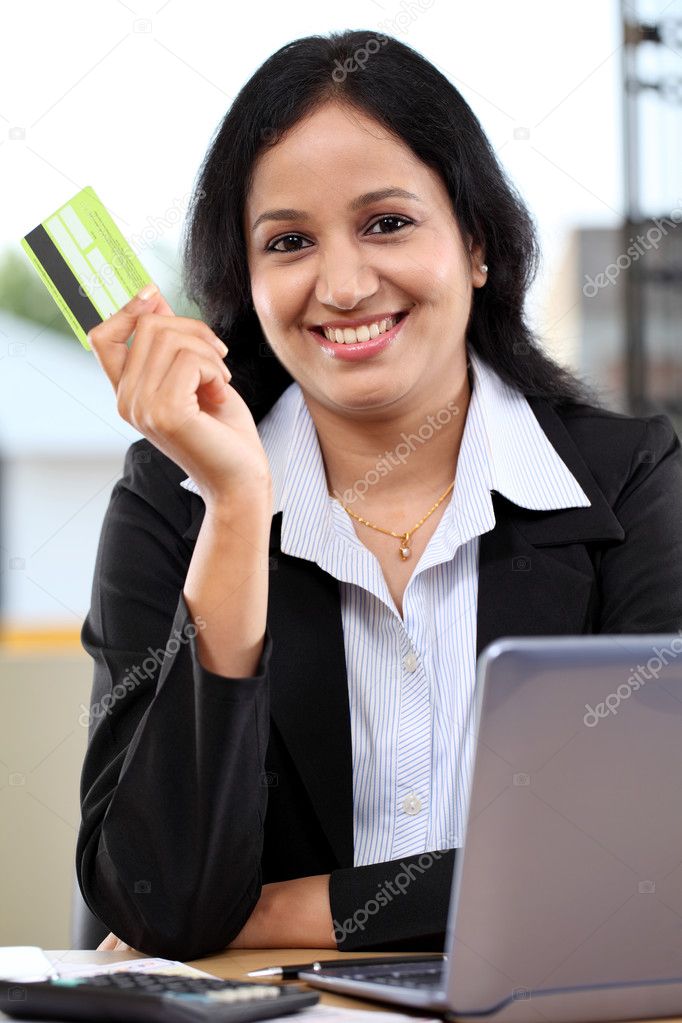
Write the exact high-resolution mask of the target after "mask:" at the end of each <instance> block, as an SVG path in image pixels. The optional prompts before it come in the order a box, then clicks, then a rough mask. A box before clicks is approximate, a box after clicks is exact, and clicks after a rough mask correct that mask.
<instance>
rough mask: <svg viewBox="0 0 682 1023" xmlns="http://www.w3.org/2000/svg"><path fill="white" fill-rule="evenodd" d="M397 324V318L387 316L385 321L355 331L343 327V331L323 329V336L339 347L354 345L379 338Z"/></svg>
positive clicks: (351, 328)
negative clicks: (372, 338)
mask: <svg viewBox="0 0 682 1023" xmlns="http://www.w3.org/2000/svg"><path fill="white" fill-rule="evenodd" d="M397 322H398V317H397V316H389V317H388V319H386V320H379V321H377V323H370V324H364V325H363V326H362V327H358V328H357V330H355V329H354V328H353V327H344V328H343V330H340V329H339V328H337V329H334V328H332V327H325V328H324V336H325V337H326V338H327V340H328V341H335V342H336V343H337V344H339V345H343V344H346V345H354V344H357V342H358V341H369V339H370V338H371V337H379V335H380V334H385V333H386V331H387V330H390V329H391V327H395V325H396V323H397Z"/></svg>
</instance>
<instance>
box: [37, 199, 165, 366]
mask: <svg viewBox="0 0 682 1023" xmlns="http://www.w3.org/2000/svg"><path fill="white" fill-rule="evenodd" d="M21 247H22V248H23V250H24V252H25V253H26V254H27V256H28V258H29V259H30V260H31V262H32V263H33V265H34V267H35V268H36V270H37V271H38V273H39V274H40V277H41V280H42V281H43V284H44V285H45V287H46V288H47V290H48V291H49V292H50V294H51V295H52V297H53V299H54V300H55V302H56V303H57V305H58V306H59V308H60V309H61V311H62V313H63V314H64V316H65V317H66V319H67V320H68V322H69V325H70V327H71V329H72V330H73V332H74V334H75V335H76V337H77V338H78V340H79V341H80V343H81V344H82V345H83V347H84V348H85V349H86V351H88V352H90V351H92V349H91V348H90V345H89V344H88V339H87V333H88V331H89V330H92V328H93V327H96V326H97V324H98V323H101V322H102V320H105V319H106V318H107V317H108V316H111V315H112V314H113V313H115V312H117V310H119V309H120V308H121V306H124V305H125V304H126V302H129V301H130V299H131V298H133V296H134V295H136V294H137V293H138V291H139V290H140V288H143V287H144V286H145V284H148V283H149V281H150V280H151V277H150V275H149V274H148V273H147V271H146V270H145V268H144V267H143V266H142V264H141V263H140V261H139V259H138V258H137V256H136V255H135V253H134V252H133V250H132V249H131V247H130V245H129V244H128V242H127V241H126V240H125V238H124V237H123V235H122V234H121V232H120V231H119V229H118V228H117V227H116V224H115V223H114V221H113V220H112V219H111V216H110V215H109V214H108V213H107V211H106V209H105V207H104V206H103V205H102V203H101V202H100V200H99V198H98V196H97V194H96V193H95V190H94V189H93V188H91V187H90V186H88V187H87V188H83V189H82V190H81V191H80V192H78V193H77V194H76V195H74V197H73V199H70V200H69V202H67V203H66V204H65V205H64V206H61V207H60V208H59V209H58V210H57V211H56V213H53V214H52V215H51V216H49V217H48V218H47V220H44V221H43V222H42V224H38V226H37V227H35V228H34V229H33V230H32V231H30V232H29V233H28V234H27V235H26V236H25V237H24V238H22V239H21Z"/></svg>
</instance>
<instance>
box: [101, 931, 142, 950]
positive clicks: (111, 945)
mask: <svg viewBox="0 0 682 1023" xmlns="http://www.w3.org/2000/svg"><path fill="white" fill-rule="evenodd" d="M97 951H98V952H135V951H136V950H135V949H134V948H131V947H130V945H126V943H125V941H121V939H120V938H117V937H116V935H115V934H112V932H111V931H109V933H108V934H107V936H106V938H105V939H104V941H102V942H100V944H99V945H98V946H97Z"/></svg>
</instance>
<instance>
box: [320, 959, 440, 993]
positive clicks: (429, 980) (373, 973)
mask: <svg viewBox="0 0 682 1023" xmlns="http://www.w3.org/2000/svg"><path fill="white" fill-rule="evenodd" d="M334 976H335V977H344V978H345V979H346V980H365V981H368V982H370V983H372V984H390V985H394V986H396V987H407V988H417V989H420V990H430V989H432V988H434V989H437V988H440V987H441V986H442V981H443V967H442V966H441V965H437V966H429V967H425V966H421V967H418V966H416V965H415V966H413V967H410V966H407V965H406V966H397V967H396V966H394V967H383V968H382V967H377V966H372V967H370V968H369V969H368V968H365V969H362V970H352V969H348V970H340V971H336V970H335V971H334Z"/></svg>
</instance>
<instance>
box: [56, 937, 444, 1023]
mask: <svg viewBox="0 0 682 1023" xmlns="http://www.w3.org/2000/svg"><path fill="white" fill-rule="evenodd" d="M45 954H46V955H47V957H48V959H50V960H51V962H52V963H54V964H56V965H57V966H58V964H59V963H60V962H67V963H78V962H82V963H120V962H123V961H124V960H127V959H141V958H144V957H143V956H140V955H137V953H135V952H89V951H81V950H78V951H76V950H70V949H57V950H52V951H47V952H46V953H45ZM392 954H393V955H395V953H390V952H386V953H383V955H392ZM369 955H371V956H372V957H373V956H375V955H376V956H381V955H382V953H381V952H376V953H375V952H371V953H369V952H335V951H334V949H330V948H322V949H320V948H285V949H278V948H255V949H231V950H228V951H227V952H221V954H220V955H216V956H208V957H207V958H205V959H195V960H193V961H192V962H190V963H189V964H188V965H189V966H195V967H196V968H197V969H198V970H205V971H206V973H212V974H214V975H215V976H216V977H223V978H224V979H225V980H253V979H254V978H252V977H247V976H246V974H247V973H248V972H249V970H257V969H258V968H259V967H261V966H287V965H288V964H289V963H312V962H314V961H315V960H316V959H345V958H348V960H352V959H362V958H367V956H369ZM260 980H261V981H262V983H267V982H268V978H267V977H261V978H260ZM273 983H277V981H274V982H273ZM285 983H294V984H295V983H300V982H297V981H285ZM318 993H319V995H320V1001H321V1002H324V1003H326V1004H327V1005H337V1006H342V1007H343V1008H345V1009H369V1010H373V1011H375V1012H400V1013H404V1014H405V1015H408V1016H415V1017H417V1018H419V1017H421V1018H424V1017H427V1018H430V1019H433V1018H434V1016H435V1013H433V1012H431V1013H429V1012H426V1013H419V1012H414V1011H412V1010H411V1009H407V1008H403V1007H402V1006H400V1005H394V1006H389V1005H386V1006H384V1005H380V1004H379V1003H378V1002H368V1001H364V1000H361V999H359V998H346V997H344V996H343V995H336V994H332V993H331V992H329V991H321V990H320V989H318ZM293 1018H294V1017H293V1016H292V1020H293Z"/></svg>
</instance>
